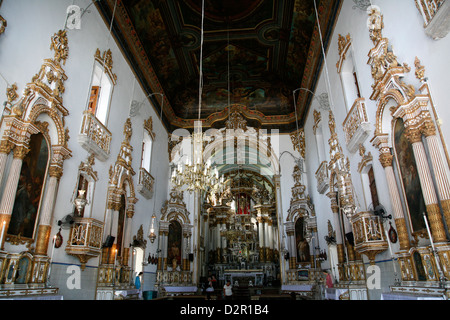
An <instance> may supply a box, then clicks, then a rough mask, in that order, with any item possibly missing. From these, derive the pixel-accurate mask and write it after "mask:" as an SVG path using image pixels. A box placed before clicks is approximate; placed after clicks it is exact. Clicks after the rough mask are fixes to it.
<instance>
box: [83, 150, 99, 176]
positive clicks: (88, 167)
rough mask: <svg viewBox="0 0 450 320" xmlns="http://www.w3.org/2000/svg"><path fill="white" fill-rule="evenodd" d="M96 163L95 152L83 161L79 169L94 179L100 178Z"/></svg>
mask: <svg viewBox="0 0 450 320" xmlns="http://www.w3.org/2000/svg"><path fill="white" fill-rule="evenodd" d="M94 164H95V156H94V155H93V154H90V155H89V156H88V158H87V160H86V161H85V162H83V161H82V162H81V163H80V165H79V167H78V170H79V171H80V172H83V173H85V174H86V175H88V176H89V177H92V179H94V181H97V180H98V174H97V171H94V169H93V166H94Z"/></svg>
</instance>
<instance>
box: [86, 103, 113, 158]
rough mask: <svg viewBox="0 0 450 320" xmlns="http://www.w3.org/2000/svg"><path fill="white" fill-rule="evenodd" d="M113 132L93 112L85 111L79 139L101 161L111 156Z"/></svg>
mask: <svg viewBox="0 0 450 320" xmlns="http://www.w3.org/2000/svg"><path fill="white" fill-rule="evenodd" d="M111 139H112V134H111V132H110V131H109V130H108V128H106V127H105V126H104V125H103V123H101V122H100V121H99V120H98V119H97V118H96V117H95V116H94V115H93V114H92V113H91V112H89V111H85V112H84V113H83V120H82V123H81V131H80V134H79V135H78V141H79V142H80V144H81V146H82V147H83V148H84V149H86V150H87V151H88V152H90V153H93V154H95V155H96V156H97V158H98V159H99V160H100V161H106V160H107V159H108V158H109V154H110V148H111Z"/></svg>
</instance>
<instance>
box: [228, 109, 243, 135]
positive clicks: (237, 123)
mask: <svg viewBox="0 0 450 320" xmlns="http://www.w3.org/2000/svg"><path fill="white" fill-rule="evenodd" d="M225 127H226V128H227V129H233V130H238V129H241V130H244V131H247V120H245V119H244V117H243V116H242V114H241V113H240V112H239V111H234V112H232V113H231V114H230V116H229V118H228V120H227V121H226V122H225Z"/></svg>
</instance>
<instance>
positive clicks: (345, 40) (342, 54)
mask: <svg viewBox="0 0 450 320" xmlns="http://www.w3.org/2000/svg"><path fill="white" fill-rule="evenodd" d="M351 43H352V39H351V37H350V34H347V35H346V36H345V37H344V36H343V35H341V34H339V38H338V50H339V61H338V62H337V63H336V68H337V69H338V73H341V70H342V65H343V63H344V61H345V59H346V56H347V52H348V49H349V48H350V46H351Z"/></svg>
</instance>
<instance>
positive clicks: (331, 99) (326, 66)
mask: <svg viewBox="0 0 450 320" xmlns="http://www.w3.org/2000/svg"><path fill="white" fill-rule="evenodd" d="M314 10H315V12H316V18H317V27H318V28H319V36H320V45H321V47H322V55H323V61H324V64H325V75H326V80H327V81H326V85H327V91H328V97H329V99H330V106H331V110H333V109H334V102H333V96H332V93H331V82H330V75H329V72H328V64H327V57H326V54H325V48H324V45H323V38H322V28H321V27H320V21H319V13H318V11H317V4H316V0H314ZM333 111H334V110H333Z"/></svg>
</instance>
